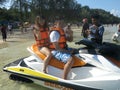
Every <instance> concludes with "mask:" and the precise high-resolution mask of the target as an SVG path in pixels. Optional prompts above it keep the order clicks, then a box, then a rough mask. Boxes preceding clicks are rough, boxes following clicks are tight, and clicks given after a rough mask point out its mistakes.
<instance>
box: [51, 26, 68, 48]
mask: <svg viewBox="0 0 120 90" xmlns="http://www.w3.org/2000/svg"><path fill="white" fill-rule="evenodd" d="M52 31H58V32H59V34H60V39H59V45H60V47H61V48H66V37H65V33H64V30H63V29H62V28H58V27H52V28H51V30H50V33H51V32H52ZM49 47H50V49H55V47H54V46H53V44H52V43H50V46H49Z"/></svg>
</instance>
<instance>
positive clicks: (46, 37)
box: [34, 28, 50, 47]
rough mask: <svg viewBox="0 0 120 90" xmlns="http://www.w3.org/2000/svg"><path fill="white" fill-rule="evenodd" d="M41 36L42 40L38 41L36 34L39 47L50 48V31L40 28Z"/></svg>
mask: <svg viewBox="0 0 120 90" xmlns="http://www.w3.org/2000/svg"><path fill="white" fill-rule="evenodd" d="M39 34H40V37H41V39H40V40H38V38H37V37H36V35H35V34H34V36H35V40H36V44H37V46H39V47H48V46H49V43H50V39H49V29H48V28H40V32H39Z"/></svg>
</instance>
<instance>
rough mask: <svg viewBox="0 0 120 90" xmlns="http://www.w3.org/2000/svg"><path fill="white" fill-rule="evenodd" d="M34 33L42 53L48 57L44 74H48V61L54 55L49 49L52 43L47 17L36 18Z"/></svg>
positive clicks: (44, 66)
mask: <svg viewBox="0 0 120 90" xmlns="http://www.w3.org/2000/svg"><path fill="white" fill-rule="evenodd" d="M33 33H34V37H35V40H36V44H37V46H38V48H39V50H40V52H41V53H43V54H45V55H46V58H45V60H44V65H43V72H44V73H46V72H47V71H46V68H47V64H48V61H49V60H50V59H51V57H52V54H51V52H50V50H49V48H48V46H49V42H50V40H49V28H48V25H47V23H46V20H45V17H43V16H41V17H40V16H37V17H36V19H35V25H34V29H33Z"/></svg>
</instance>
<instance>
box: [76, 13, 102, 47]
mask: <svg viewBox="0 0 120 90" xmlns="http://www.w3.org/2000/svg"><path fill="white" fill-rule="evenodd" d="M91 20H92V24H93V25H92V26H90V29H89V30H87V34H88V38H84V39H83V40H81V41H79V42H76V43H75V44H84V45H86V46H88V47H90V48H96V47H99V46H100V45H101V44H102V40H103V33H104V26H102V25H101V24H100V22H99V15H98V14H93V15H92V16H91Z"/></svg>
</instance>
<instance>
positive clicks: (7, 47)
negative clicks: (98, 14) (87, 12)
mask: <svg viewBox="0 0 120 90" xmlns="http://www.w3.org/2000/svg"><path fill="white" fill-rule="evenodd" d="M105 29H106V31H105V33H104V41H107V42H112V41H111V37H112V35H113V33H114V32H116V31H117V28H116V26H113V27H112V26H111V27H105ZM73 30H74V42H76V41H79V40H80V39H81V38H82V37H81V36H80V35H81V34H80V32H81V29H80V28H77V27H73ZM1 37H2V36H1V35H0V90H7V89H9V90H48V89H47V88H45V87H42V86H39V85H36V84H26V83H20V82H16V81H13V80H10V79H9V77H8V74H7V73H6V72H3V71H2V68H3V66H5V65H6V64H8V63H10V62H12V61H15V60H17V59H19V58H23V57H26V56H29V55H30V54H29V52H28V51H27V49H26V48H27V47H28V46H30V45H32V44H33V43H34V37H33V34H32V31H28V32H27V33H24V34H21V32H19V31H15V33H14V35H11V36H9V35H8V39H7V42H3V41H2V39H1ZM74 42H72V43H68V44H69V46H70V47H76V48H78V47H80V46H79V45H75V44H74Z"/></svg>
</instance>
